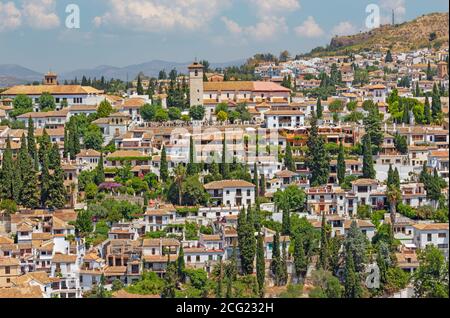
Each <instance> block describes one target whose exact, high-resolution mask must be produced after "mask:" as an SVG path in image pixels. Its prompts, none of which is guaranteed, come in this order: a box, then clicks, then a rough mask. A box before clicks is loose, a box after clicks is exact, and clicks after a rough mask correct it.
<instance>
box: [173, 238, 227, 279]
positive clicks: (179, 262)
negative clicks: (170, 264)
mask: <svg viewBox="0 0 450 318" xmlns="http://www.w3.org/2000/svg"><path fill="white" fill-rule="evenodd" d="M221 262H222V260H221ZM184 269H185V263H184V249H183V244H181V245H180V252H179V253H178V258H177V272H178V279H179V280H180V281H184Z"/></svg>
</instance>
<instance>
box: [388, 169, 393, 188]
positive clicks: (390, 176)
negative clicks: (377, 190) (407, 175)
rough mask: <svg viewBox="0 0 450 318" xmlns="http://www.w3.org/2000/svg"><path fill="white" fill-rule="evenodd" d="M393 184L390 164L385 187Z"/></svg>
mask: <svg viewBox="0 0 450 318" xmlns="http://www.w3.org/2000/svg"><path fill="white" fill-rule="evenodd" d="M392 184H394V170H393V169H392V164H390V165H389V170H388V177H387V186H388V187H389V186H390V185H392Z"/></svg>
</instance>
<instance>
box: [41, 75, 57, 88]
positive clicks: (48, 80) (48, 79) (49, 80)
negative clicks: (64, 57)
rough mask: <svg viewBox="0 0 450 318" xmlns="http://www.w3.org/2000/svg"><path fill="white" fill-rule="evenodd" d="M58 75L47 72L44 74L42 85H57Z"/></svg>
mask: <svg viewBox="0 0 450 318" xmlns="http://www.w3.org/2000/svg"><path fill="white" fill-rule="evenodd" d="M57 79H58V75H56V73H53V72H48V73H47V74H45V76H44V85H58V80H57Z"/></svg>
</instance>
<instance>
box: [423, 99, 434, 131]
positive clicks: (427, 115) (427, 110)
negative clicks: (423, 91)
mask: <svg viewBox="0 0 450 318" xmlns="http://www.w3.org/2000/svg"><path fill="white" fill-rule="evenodd" d="M423 116H424V118H425V119H424V123H425V124H427V125H429V124H431V122H432V121H433V118H432V116H431V108H430V100H429V99H428V96H425V106H424V108H423Z"/></svg>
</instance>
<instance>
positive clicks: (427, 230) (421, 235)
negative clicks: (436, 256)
mask: <svg viewBox="0 0 450 318" xmlns="http://www.w3.org/2000/svg"><path fill="white" fill-rule="evenodd" d="M413 227H414V240H413V243H414V244H415V245H416V246H417V248H420V249H424V248H425V247H426V246H427V245H429V244H432V245H434V246H436V247H437V248H439V249H440V250H441V251H442V252H443V253H444V255H445V258H446V259H448V223H419V224H415V225H413Z"/></svg>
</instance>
